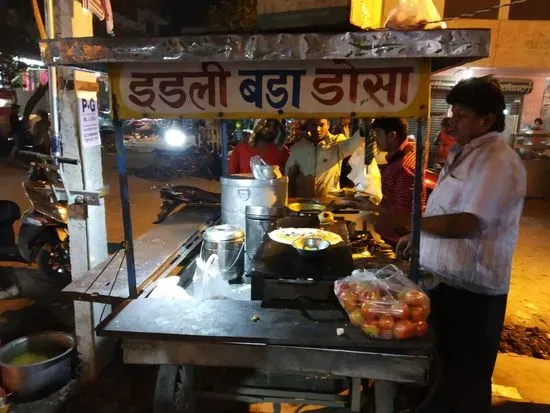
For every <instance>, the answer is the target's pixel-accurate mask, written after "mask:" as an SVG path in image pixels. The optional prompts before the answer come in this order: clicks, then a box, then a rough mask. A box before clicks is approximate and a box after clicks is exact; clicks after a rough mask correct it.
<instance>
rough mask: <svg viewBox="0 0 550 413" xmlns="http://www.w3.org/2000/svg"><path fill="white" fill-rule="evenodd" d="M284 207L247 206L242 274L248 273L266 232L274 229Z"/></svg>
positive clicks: (282, 213)
mask: <svg viewBox="0 0 550 413" xmlns="http://www.w3.org/2000/svg"><path fill="white" fill-rule="evenodd" d="M284 214H285V208H284V207H272V208H268V207H262V206H251V205H249V206H247V207H246V210H245V216H246V230H245V234H246V238H245V240H246V241H245V247H244V251H245V255H244V272H245V274H246V273H247V272H248V270H249V268H250V265H251V264H252V260H253V259H254V255H256V251H257V250H258V248H259V247H260V245H261V243H262V240H263V238H264V236H265V234H267V233H268V232H270V231H271V230H273V229H275V224H276V223H277V218H280V217H282V216H284Z"/></svg>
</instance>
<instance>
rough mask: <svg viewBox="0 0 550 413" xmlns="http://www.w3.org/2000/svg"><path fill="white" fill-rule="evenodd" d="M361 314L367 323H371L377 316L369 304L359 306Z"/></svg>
mask: <svg viewBox="0 0 550 413" xmlns="http://www.w3.org/2000/svg"><path fill="white" fill-rule="evenodd" d="M361 314H362V315H363V317H364V318H365V320H368V321H373V320H375V319H376V317H378V314H377V313H376V311H374V309H373V307H372V306H371V305H370V304H369V303H363V305H361Z"/></svg>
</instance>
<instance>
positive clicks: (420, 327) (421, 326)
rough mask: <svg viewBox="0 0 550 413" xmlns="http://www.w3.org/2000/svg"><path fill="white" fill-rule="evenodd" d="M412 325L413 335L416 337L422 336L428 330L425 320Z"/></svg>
mask: <svg viewBox="0 0 550 413" xmlns="http://www.w3.org/2000/svg"><path fill="white" fill-rule="evenodd" d="M413 326H414V335H415V336H416V337H424V336H425V335H426V333H427V332H428V323H426V322H425V321H418V322H416V323H414V324H413Z"/></svg>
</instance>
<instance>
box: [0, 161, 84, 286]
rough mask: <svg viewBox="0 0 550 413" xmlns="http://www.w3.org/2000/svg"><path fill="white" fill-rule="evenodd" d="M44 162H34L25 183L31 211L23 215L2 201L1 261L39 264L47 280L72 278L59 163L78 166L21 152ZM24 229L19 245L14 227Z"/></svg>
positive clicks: (11, 203) (66, 204)
mask: <svg viewBox="0 0 550 413" xmlns="http://www.w3.org/2000/svg"><path fill="white" fill-rule="evenodd" d="M20 154H22V155H26V156H33V157H35V158H38V159H39V160H40V161H41V162H31V163H30V166H29V169H28V171H27V174H26V177H25V180H24V181H23V189H24V191H25V195H26V196H27V199H28V201H29V203H30V205H31V208H30V209H29V210H27V211H25V212H24V213H23V215H22V216H21V214H20V210H19V207H18V206H17V205H16V204H15V203H13V202H11V201H1V202H0V217H1V219H0V227H1V228H0V231H1V234H2V248H1V249H0V251H1V253H0V259H1V260H4V261H21V262H27V263H37V264H38V267H39V269H40V271H41V272H42V273H43V274H44V275H46V276H47V277H56V278H62V279H64V280H69V279H70V274H71V264H70V256H69V233H68V227H67V224H68V203H67V201H66V200H64V199H61V198H62V197H60V196H58V194H59V193H60V191H63V190H64V186H63V181H62V179H61V174H60V171H59V167H58V166H57V165H56V163H65V164H72V165H77V164H78V161H76V160H74V159H68V158H62V157H52V156H49V155H43V154H39V153H35V152H27V151H20ZM19 219H20V221H21V227H20V230H19V236H18V239H17V242H15V234H14V230H13V224H14V223H15V222H16V221H17V220H19Z"/></svg>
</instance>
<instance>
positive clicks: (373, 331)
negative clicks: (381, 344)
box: [361, 321, 380, 337]
mask: <svg viewBox="0 0 550 413" xmlns="http://www.w3.org/2000/svg"><path fill="white" fill-rule="evenodd" d="M361 330H363V333H365V334H366V335H367V336H369V337H378V336H379V335H380V326H379V325H378V323H377V322H376V321H370V322H369V321H365V322H364V323H363V325H362V326H361Z"/></svg>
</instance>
